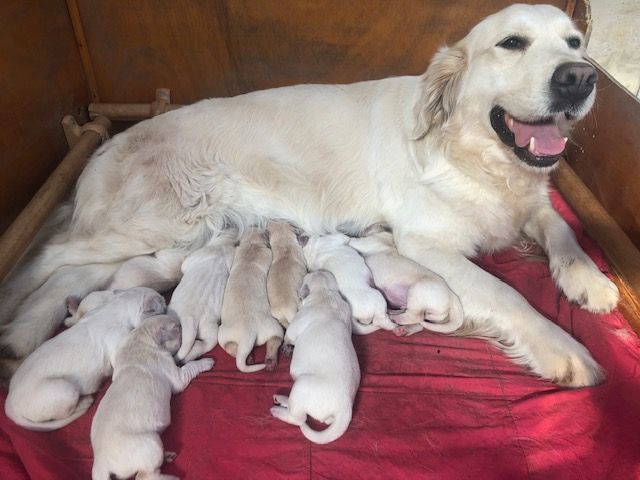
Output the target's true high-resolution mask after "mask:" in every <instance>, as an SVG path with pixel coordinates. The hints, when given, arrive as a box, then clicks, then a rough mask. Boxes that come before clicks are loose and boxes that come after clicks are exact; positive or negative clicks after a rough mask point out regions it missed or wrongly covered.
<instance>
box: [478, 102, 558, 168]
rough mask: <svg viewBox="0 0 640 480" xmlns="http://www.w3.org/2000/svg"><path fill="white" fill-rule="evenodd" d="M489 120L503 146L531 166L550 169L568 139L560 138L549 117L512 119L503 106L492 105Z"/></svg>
mask: <svg viewBox="0 0 640 480" xmlns="http://www.w3.org/2000/svg"><path fill="white" fill-rule="evenodd" d="M489 119H490V121H491V126H492V127H493V130H494V131H495V132H496V134H497V135H498V138H500V140H501V141H502V143H504V144H505V145H506V146H507V147H509V148H511V149H512V150H513V152H514V153H515V154H516V156H517V157H518V158H519V159H520V160H522V161H523V162H524V163H526V164H527V165H529V166H531V167H537V168H545V167H550V166H552V165H554V164H555V163H556V162H557V161H558V160H559V159H560V154H561V153H562V152H563V151H564V145H565V143H566V141H567V139H566V138H563V137H560V136H559V132H558V128H557V127H556V125H555V122H554V120H553V118H552V117H549V118H543V119H538V120H536V121H533V122H523V121H520V120H516V119H515V118H513V117H512V116H511V115H509V114H508V113H507V112H505V110H504V109H503V108H502V107H499V106H495V107H493V108H492V109H491V113H490V114H489ZM507 123H509V124H510V125H508V124H507ZM510 126H511V128H510ZM536 139H537V140H536ZM536 143H538V145H536Z"/></svg>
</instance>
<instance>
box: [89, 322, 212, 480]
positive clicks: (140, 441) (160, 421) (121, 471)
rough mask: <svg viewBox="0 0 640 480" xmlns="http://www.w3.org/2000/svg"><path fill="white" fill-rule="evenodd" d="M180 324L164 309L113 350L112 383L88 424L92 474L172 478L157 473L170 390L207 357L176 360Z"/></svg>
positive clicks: (202, 368)
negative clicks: (179, 365) (181, 361)
mask: <svg viewBox="0 0 640 480" xmlns="http://www.w3.org/2000/svg"><path fill="white" fill-rule="evenodd" d="M180 337H181V334H180V324H179V323H178V320H177V319H175V318H173V317H170V316H168V315H159V316H155V317H150V318H147V319H146V320H144V321H143V322H142V323H141V324H140V325H139V326H138V327H137V328H136V329H135V330H134V331H133V332H132V334H131V336H130V338H129V340H128V341H127V342H126V343H125V344H124V346H123V347H122V348H121V349H120V350H119V351H118V353H117V354H116V357H115V362H114V366H113V383H112V384H111V386H110V387H109V389H108V390H107V393H106V394H105V396H104V397H103V399H102V401H101V402H100V405H99V406H98V410H97V411H96V414H95V416H94V418H93V423H92V424H91V446H92V447H93V456H94V462H93V472H92V478H93V480H109V479H110V478H111V475H112V474H113V475H115V476H116V477H117V478H129V477H132V476H133V475H136V479H137V480H142V479H147V480H163V479H164V480H177V478H178V477H175V476H171V475H163V474H161V473H160V467H161V466H162V463H163V462H164V460H165V457H166V454H165V452H164V449H163V446H162V440H161V439H160V433H162V432H163V431H164V429H165V428H167V426H169V424H170V423H171V409H170V402H171V395H172V393H180V392H182V391H183V390H184V389H185V388H187V386H188V385H189V383H191V381H192V380H193V379H194V378H195V377H196V376H197V375H198V374H199V373H202V372H206V371H208V370H211V367H213V363H214V362H213V360H211V359H210V358H203V359H200V360H195V361H191V362H188V363H186V364H185V365H184V366H183V367H181V368H179V367H177V366H176V364H175V363H174V360H173V356H172V355H173V354H175V353H176V352H177V351H178V348H179V347H180Z"/></svg>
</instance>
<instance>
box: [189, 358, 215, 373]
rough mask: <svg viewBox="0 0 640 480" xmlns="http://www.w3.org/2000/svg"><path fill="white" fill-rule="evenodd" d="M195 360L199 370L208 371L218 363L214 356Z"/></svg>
mask: <svg viewBox="0 0 640 480" xmlns="http://www.w3.org/2000/svg"><path fill="white" fill-rule="evenodd" d="M193 362H194V363H195V364H196V365H197V367H198V371H199V372H208V371H209V370H211V369H212V368H213V366H214V365H215V363H216V362H214V361H213V358H201V359H200V360H193Z"/></svg>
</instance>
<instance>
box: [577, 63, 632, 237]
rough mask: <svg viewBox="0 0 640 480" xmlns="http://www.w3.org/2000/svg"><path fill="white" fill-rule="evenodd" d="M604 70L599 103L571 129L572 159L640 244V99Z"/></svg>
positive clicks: (616, 217)
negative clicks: (639, 100)
mask: <svg viewBox="0 0 640 480" xmlns="http://www.w3.org/2000/svg"><path fill="white" fill-rule="evenodd" d="M598 73H599V75H600V79H599V81H598V96H597V100H596V105H595V107H594V109H593V110H592V112H591V113H590V115H589V116H588V117H587V118H586V119H585V120H584V121H582V122H581V123H580V124H579V126H578V128H576V129H575V131H574V132H573V134H572V135H571V139H570V142H569V144H568V148H567V159H568V162H569V164H570V165H571V167H572V168H573V170H574V171H575V172H576V173H577V174H578V176H579V177H580V178H581V179H582V181H583V182H584V183H585V184H586V185H587V187H589V189H590V190H591V191H592V192H593V194H594V195H595V196H596V198H597V199H598V200H599V201H600V202H601V203H602V205H603V206H604V208H605V209H606V210H607V211H608V212H609V214H610V215H611V216H612V217H613V218H614V219H615V220H616V222H617V223H618V225H619V226H620V227H621V228H622V229H623V230H624V231H625V233H626V234H627V235H628V236H629V238H630V239H631V240H632V241H633V243H634V244H635V245H636V247H638V248H640V183H639V182H638V180H639V179H640V134H639V133H638V132H639V130H638V126H639V125H640V103H638V101H637V99H636V98H635V97H633V96H632V95H631V94H630V93H628V92H627V91H625V90H624V89H622V88H621V87H620V86H619V85H617V84H616V83H615V82H614V81H613V80H611V79H610V78H609V77H608V75H607V74H605V73H604V72H602V71H601V70H600V71H599V72H598Z"/></svg>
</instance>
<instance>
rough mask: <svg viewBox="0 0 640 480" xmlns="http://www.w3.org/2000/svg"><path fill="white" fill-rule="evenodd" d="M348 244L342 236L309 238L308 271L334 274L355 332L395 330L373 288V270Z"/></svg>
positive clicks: (346, 238)
mask: <svg viewBox="0 0 640 480" xmlns="http://www.w3.org/2000/svg"><path fill="white" fill-rule="evenodd" d="M348 243H349V238H348V237H347V236H346V235H343V234H341V233H338V234H334V235H326V236H322V237H318V236H312V237H310V238H309V241H308V243H307V244H306V245H305V247H304V249H303V251H304V255H305V258H306V260H307V265H308V266H309V270H310V271H314V270H327V271H329V272H331V273H332V274H333V275H334V277H335V278H336V281H337V282H338V287H339V289H340V292H341V293H342V294H343V295H344V297H345V298H346V299H347V301H348V302H349V305H350V306H351V312H352V315H353V331H354V333H357V334H359V335H364V334H367V333H371V332H374V331H376V330H379V329H380V328H383V329H385V330H393V329H394V328H395V327H396V326H397V325H396V324H395V323H393V322H392V321H391V320H390V319H389V316H388V315H387V302H386V300H385V299H384V297H383V296H382V294H381V293H380V292H379V291H378V290H376V289H375V288H373V287H372V285H373V278H372V277H371V271H369V268H368V267H367V266H366V264H365V263H364V259H363V258H362V257H361V256H360V254H358V252H356V251H355V250H354V249H353V248H351V247H350V246H349V245H348Z"/></svg>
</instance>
